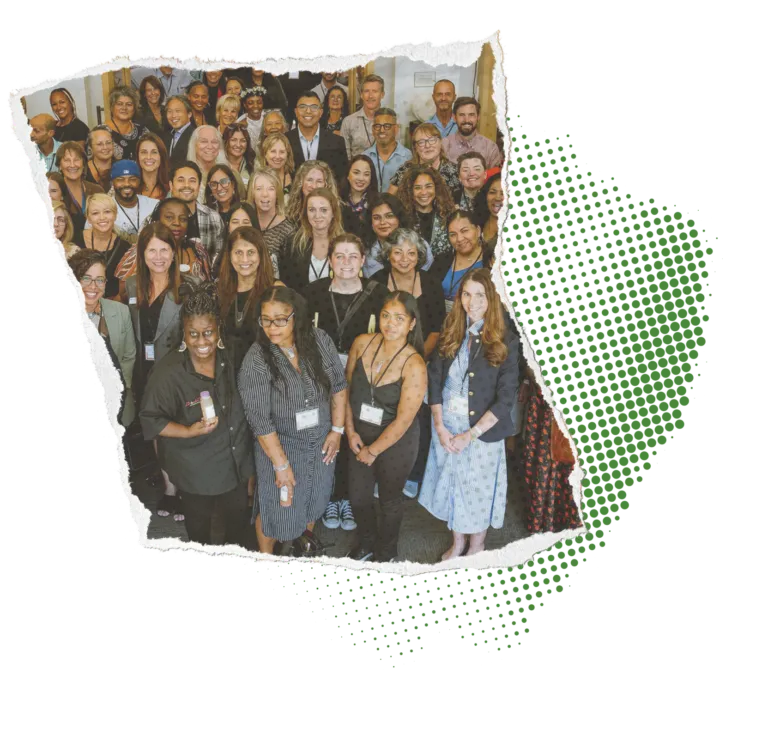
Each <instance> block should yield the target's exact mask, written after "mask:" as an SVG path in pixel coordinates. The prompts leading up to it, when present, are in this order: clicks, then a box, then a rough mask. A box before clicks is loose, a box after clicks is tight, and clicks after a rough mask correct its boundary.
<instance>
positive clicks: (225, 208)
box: [205, 98, 245, 225]
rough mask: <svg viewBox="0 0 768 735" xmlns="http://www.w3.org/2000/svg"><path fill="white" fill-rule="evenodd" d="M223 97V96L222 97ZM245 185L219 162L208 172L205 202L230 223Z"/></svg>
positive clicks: (227, 167)
mask: <svg viewBox="0 0 768 735" xmlns="http://www.w3.org/2000/svg"><path fill="white" fill-rule="evenodd" d="M222 99H223V98H222ZM242 189H243V185H242V182H241V181H240V179H239V177H238V176H237V175H236V174H235V172H234V171H233V170H232V169H231V168H230V167H229V166H226V165H224V164H223V163H217V164H216V165H215V166H213V167H212V168H211V170H210V171H209V172H208V184H207V188H206V192H205V204H206V206H208V207H211V209H213V210H214V211H216V212H218V213H219V216H220V217H221V219H222V220H224V224H225V225H227V224H229V216H230V214H232V211H233V208H234V207H235V206H237V205H238V204H239V203H240V198H241V193H242V195H243V196H244V195H245V192H244V191H242Z"/></svg>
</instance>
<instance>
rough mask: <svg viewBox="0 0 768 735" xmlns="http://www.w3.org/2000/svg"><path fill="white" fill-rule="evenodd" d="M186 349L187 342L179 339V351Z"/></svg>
mask: <svg viewBox="0 0 768 735" xmlns="http://www.w3.org/2000/svg"><path fill="white" fill-rule="evenodd" d="M186 349H187V343H186V342H185V341H184V340H181V344H180V345H179V352H184V350H186Z"/></svg>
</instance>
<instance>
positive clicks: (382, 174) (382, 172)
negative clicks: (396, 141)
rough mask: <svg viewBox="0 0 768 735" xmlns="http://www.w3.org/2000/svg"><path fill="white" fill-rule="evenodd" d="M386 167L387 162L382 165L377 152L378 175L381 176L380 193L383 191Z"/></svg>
mask: <svg viewBox="0 0 768 735" xmlns="http://www.w3.org/2000/svg"><path fill="white" fill-rule="evenodd" d="M390 158H391V156H390ZM386 166H387V164H386V162H385V163H384V166H382V165H381V156H380V155H379V152H378V151H376V173H378V174H379V191H383V186H384V169H385V168H386Z"/></svg>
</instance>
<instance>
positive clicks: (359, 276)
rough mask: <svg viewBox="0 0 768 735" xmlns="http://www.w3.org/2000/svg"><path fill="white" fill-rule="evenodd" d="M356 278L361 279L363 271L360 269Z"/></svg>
mask: <svg viewBox="0 0 768 735" xmlns="http://www.w3.org/2000/svg"><path fill="white" fill-rule="evenodd" d="M357 277H358V278H362V277H363V269H362V268H361V269H360V272H359V273H358V274H357Z"/></svg>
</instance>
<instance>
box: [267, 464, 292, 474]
mask: <svg viewBox="0 0 768 735" xmlns="http://www.w3.org/2000/svg"><path fill="white" fill-rule="evenodd" d="M290 466H291V463H290V462H286V463H285V464H284V465H281V466H280V467H277V466H276V465H272V469H273V470H274V471H275V472H282V471H283V470H287V469H288V468H289V467H290Z"/></svg>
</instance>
